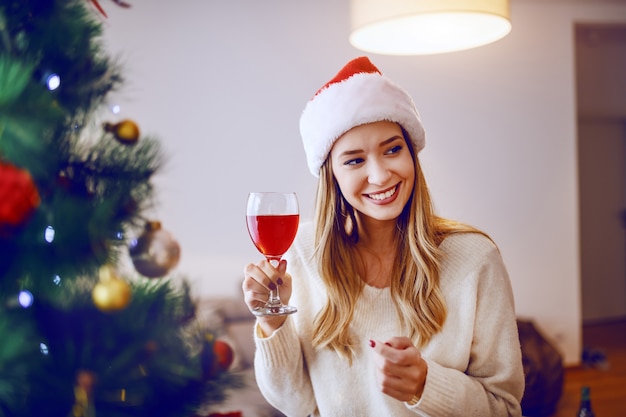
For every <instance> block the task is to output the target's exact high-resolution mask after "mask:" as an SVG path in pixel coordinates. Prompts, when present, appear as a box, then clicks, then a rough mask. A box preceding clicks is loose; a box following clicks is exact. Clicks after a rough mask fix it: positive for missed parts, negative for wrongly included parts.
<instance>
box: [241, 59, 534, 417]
mask: <svg viewBox="0 0 626 417" xmlns="http://www.w3.org/2000/svg"><path fill="white" fill-rule="evenodd" d="M300 132H301V135H302V140H303V144H304V149H305V152H306V156H307V163H308V167H309V169H310V171H311V173H312V174H313V175H315V176H317V177H319V182H318V191H317V197H316V209H315V217H314V221H313V222H312V223H304V224H302V225H300V228H299V231H298V236H297V237H296V241H295V242H294V245H293V246H292V248H291V249H290V251H289V253H288V254H287V255H286V256H285V260H283V261H282V262H281V263H280V265H279V266H278V267H276V268H274V267H272V266H271V265H270V264H269V263H268V262H266V261H261V262H259V263H256V264H249V265H247V266H246V267H245V269H244V272H245V279H244V281H243V284H242V288H243V292H244V298H245V301H246V304H247V305H248V307H249V308H250V309H254V308H255V307H257V306H259V305H262V304H264V303H265V301H266V300H267V297H268V292H269V288H270V287H273V286H274V285H279V286H280V294H281V298H282V299H283V301H284V302H286V301H287V300H288V301H289V303H290V304H292V305H295V306H296V307H297V308H298V312H297V313H295V314H293V315H289V316H270V317H258V318H257V326H256V330H255V342H256V347H257V350H256V357H255V370H256V378H257V382H258V385H259V387H260V389H261V391H262V392H263V394H264V396H265V397H266V399H267V400H268V401H269V402H270V403H271V404H272V405H274V406H275V407H276V408H278V409H280V410H281V411H283V413H285V414H286V415H287V416H289V417H299V416H303V417H304V416H309V415H310V416H342V417H345V416H359V417H363V416H375V417H381V416H394V417H398V416H437V417H443V416H458V417H468V416H476V417H488V416H521V409H520V401H521V398H522V394H523V391H524V373H523V368H522V361H521V351H520V345H519V337H518V333H517V325H516V321H515V309H514V300H513V295H512V290H511V285H510V281H509V277H508V274H507V271H506V268H505V266H504V264H503V261H502V258H501V256H500V253H499V252H498V249H497V247H496V245H495V244H494V243H493V242H492V240H491V239H490V238H489V237H488V236H487V235H486V234H485V233H483V232H481V231H480V230H477V229H475V228H473V227H471V226H468V225H464V224H460V223H458V222H454V221H451V220H448V219H444V218H441V217H439V216H437V215H436V214H435V213H434V211H433V207H432V203H431V198H430V194H429V191H428V187H427V184H426V181H425V179H424V176H423V173H422V170H421V168H420V164H419V158H418V153H419V152H420V151H421V150H422V148H423V147H424V143H425V135H424V129H423V127H422V124H421V120H420V117H419V114H418V112H417V110H416V109H415V105H414V103H413V100H412V99H411V98H410V96H409V95H408V94H407V93H406V92H405V91H404V90H403V89H402V88H400V87H399V86H398V85H396V84H395V83H393V82H392V81H391V80H389V79H388V78H386V77H384V76H383V75H382V74H381V72H380V71H379V70H378V69H377V68H376V67H375V66H374V65H373V64H372V63H371V62H370V60H369V59H368V58H367V57H359V58H356V59H354V60H352V61H350V62H348V63H347V64H346V65H345V66H344V67H343V68H342V69H341V70H340V71H339V73H338V74H337V75H336V76H335V77H334V78H333V79H331V80H330V81H329V82H328V83H327V84H326V85H324V86H323V87H322V88H321V89H320V90H319V91H318V92H317V93H316V94H315V95H314V97H313V98H312V99H311V100H310V101H309V102H308V103H307V105H306V107H305V109H304V112H303V113H302V116H301V119H300ZM287 266H288V269H289V273H287Z"/></svg>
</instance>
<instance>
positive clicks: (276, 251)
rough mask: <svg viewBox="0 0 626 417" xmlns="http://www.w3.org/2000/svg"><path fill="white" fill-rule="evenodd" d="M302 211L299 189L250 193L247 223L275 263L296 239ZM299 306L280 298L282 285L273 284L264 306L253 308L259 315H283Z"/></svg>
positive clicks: (251, 234)
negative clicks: (300, 210)
mask: <svg viewBox="0 0 626 417" xmlns="http://www.w3.org/2000/svg"><path fill="white" fill-rule="evenodd" d="M299 222H300V214H299V211H298V199H297V197H296V193H280V192H252V193H249V194H248V204H247V208H246V225H247V226H248V233H249V234H250V238H251V239H252V242H253V243H254V245H255V246H256V248H257V249H258V250H259V252H261V253H262V254H263V255H265V258H266V259H267V260H268V261H269V262H270V263H271V264H272V265H273V266H274V267H276V266H278V263H279V262H280V259H281V258H282V256H283V255H284V254H285V252H287V249H289V247H290V246H291V244H292V243H293V240H294V238H295V237H296V232H297V231H298V224H299ZM296 311H297V309H296V308H295V307H293V306H289V305H285V304H283V303H282V301H280V296H279V293H278V285H272V286H271V288H270V295H269V298H268V300H267V302H266V303H265V305H264V306H262V307H257V308H255V309H254V310H252V313H253V314H255V315H257V316H280V315H284V314H291V313H295V312H296Z"/></svg>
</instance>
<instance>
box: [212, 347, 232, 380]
mask: <svg viewBox="0 0 626 417" xmlns="http://www.w3.org/2000/svg"><path fill="white" fill-rule="evenodd" d="M213 353H214V354H215V364H216V368H217V371H218V372H224V371H227V370H228V368H230V365H232V364H233V360H234V359H235V354H234V352H233V348H232V347H230V345H229V344H228V343H226V342H224V341H223V340H220V339H217V340H216V341H215V343H213Z"/></svg>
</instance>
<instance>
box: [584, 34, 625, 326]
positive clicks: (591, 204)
mask: <svg viewBox="0 0 626 417" xmlns="http://www.w3.org/2000/svg"><path fill="white" fill-rule="evenodd" d="M575 40H576V43H575V55H576V94H577V112H578V168H579V169H578V172H579V198H580V201H579V208H580V233H581V236H580V241H581V248H580V251H581V252H580V255H581V256H580V259H581V294H582V318H583V323H586V324H588V323H594V322H605V321H612V320H619V319H624V318H626V25H609V24H606V25H602V24H577V25H576V26H575Z"/></svg>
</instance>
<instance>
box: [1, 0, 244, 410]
mask: <svg viewBox="0 0 626 417" xmlns="http://www.w3.org/2000/svg"><path fill="white" fill-rule="evenodd" d="M115 3H116V4H117V6H114V7H118V6H123V7H129V5H128V4H127V3H124V2H121V1H119V0H115ZM105 18H106V15H105V11H104V10H103V8H102V7H101V6H100V4H99V3H98V1H97V0H2V2H0V417H5V416H6V417H9V416H10V417H14V416H19V417H21V416H28V417H32V416H38V417H41V416H54V417H66V416H73V417H88V416H98V417H105V416H106V417H108V416H111V417H115V416H128V417H130V416H167V417H169V416H172V417H174V416H181V417H190V416H192V415H194V413H195V411H196V410H197V408H198V406H200V405H202V404H204V405H206V404H210V403H216V402H220V401H221V400H223V397H224V395H225V391H226V389H227V388H229V387H236V386H237V385H238V381H237V378H236V377H235V376H234V375H232V374H230V373H229V372H228V371H227V367H228V364H229V361H230V360H231V359H232V358H231V357H229V355H228V353H229V352H228V346H226V350H225V351H226V354H223V352H224V345H223V344H222V345H219V341H218V340H216V339H215V337H214V334H213V333H212V331H211V329H207V328H204V327H203V326H201V325H199V324H198V322H197V321H194V317H195V315H194V313H195V308H196V306H195V304H194V302H193V300H192V298H191V296H190V292H189V286H188V285H186V284H185V280H184V278H182V277H177V279H173V278H174V277H173V275H172V269H173V268H174V267H175V266H176V264H177V262H178V259H179V255H180V247H179V245H178V243H177V242H176V240H175V239H174V237H173V236H172V235H171V234H170V233H168V232H167V231H166V230H164V229H163V228H162V227H161V224H160V222H159V221H158V220H154V219H148V218H146V217H145V214H144V213H146V211H148V210H149V209H150V208H151V207H152V206H153V201H154V194H155V190H154V187H153V185H152V183H151V179H152V177H153V175H154V174H155V173H157V172H158V171H159V168H160V167H161V166H162V155H161V150H160V148H159V142H158V140H157V139H156V138H153V137H145V136H142V135H141V133H140V129H139V127H138V126H137V124H136V123H135V122H133V120H131V119H124V120H113V119H110V120H103V118H105V117H107V118H108V117H109V116H111V117H112V116H114V115H113V114H111V113H106V114H105V113H104V111H103V110H102V109H103V108H106V105H105V103H106V100H107V97H108V96H109V95H110V93H112V92H115V91H117V90H119V89H120V88H122V86H123V76H122V68H121V65H120V64H119V62H116V61H115V60H114V59H112V58H111V57H109V56H108V55H107V54H106V53H105V51H104V47H103V45H102V43H101V42H102V41H101V38H100V36H101V34H102V21H103V19H105ZM125 258H126V259H128V260H129V261H130V260H132V262H128V264H131V263H132V265H133V266H134V268H131V272H128V271H126V272H120V271H121V270H122V268H120V267H119V265H120V264H121V263H122V261H123V260H124V259H125ZM217 346H220V349H222V350H217V349H216V347H217ZM231 353H232V352H231Z"/></svg>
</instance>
